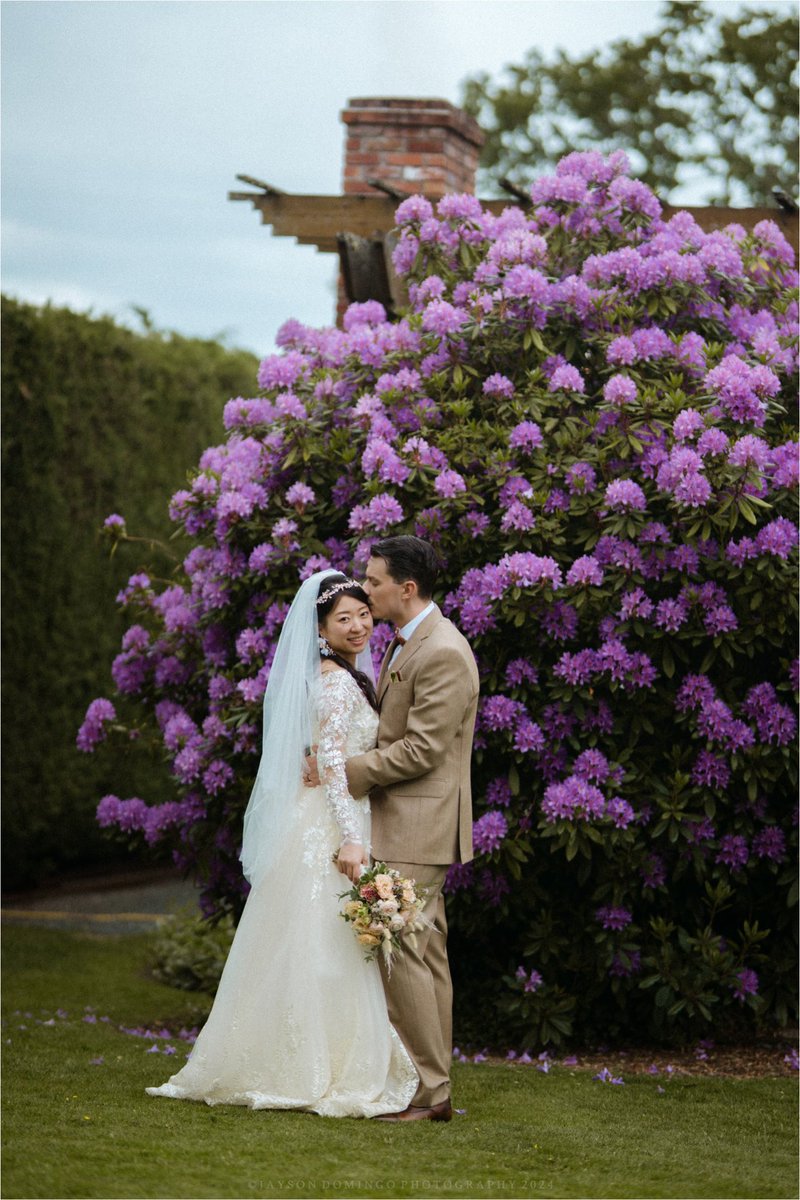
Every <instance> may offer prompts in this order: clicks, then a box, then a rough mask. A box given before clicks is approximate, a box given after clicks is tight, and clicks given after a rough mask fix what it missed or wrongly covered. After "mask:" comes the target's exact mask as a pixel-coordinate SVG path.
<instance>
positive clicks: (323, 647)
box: [319, 634, 333, 658]
mask: <svg viewBox="0 0 800 1200" xmlns="http://www.w3.org/2000/svg"><path fill="white" fill-rule="evenodd" d="M319 652H320V654H321V655H322V656H323V658H330V656H331V655H332V654H333V651H332V650H331V648H330V646H329V645H328V643H327V642H326V641H325V638H324V637H323V636H322V634H320V636H319Z"/></svg>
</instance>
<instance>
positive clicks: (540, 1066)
mask: <svg viewBox="0 0 800 1200" xmlns="http://www.w3.org/2000/svg"><path fill="white" fill-rule="evenodd" d="M536 1070H537V1071H541V1072H542V1074H544V1075H549V1074H550V1063H549V1062H548V1061H547V1059H545V1061H544V1062H540V1063H537V1064H536Z"/></svg>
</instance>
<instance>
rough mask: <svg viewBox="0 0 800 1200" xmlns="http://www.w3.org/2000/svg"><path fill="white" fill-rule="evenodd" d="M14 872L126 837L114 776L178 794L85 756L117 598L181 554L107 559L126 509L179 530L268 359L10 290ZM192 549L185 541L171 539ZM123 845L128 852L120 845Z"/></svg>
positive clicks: (89, 861)
mask: <svg viewBox="0 0 800 1200" xmlns="http://www.w3.org/2000/svg"><path fill="white" fill-rule="evenodd" d="M2 338H3V361H2V394H3V410H2V416H3V518H4V535H5V536H4V538H3V552H2V585H3V599H4V620H3V682H2V699H3V776H4V787H3V800H4V839H3V871H4V886H5V887H6V888H7V889H8V888H15V887H20V886H23V885H26V884H29V883H33V882H36V881H39V880H41V879H43V878H46V877H47V876H48V875H52V874H53V873H54V872H57V871H58V870H59V869H63V868H65V867H67V866H72V867H77V866H89V865H94V864H97V863H98V862H99V861H100V860H104V861H106V862H107V861H108V860H109V857H113V855H114V851H113V850H111V849H110V848H109V843H108V839H107V838H106V837H104V836H103V835H102V834H101V833H100V831H99V830H98V828H97V826H96V824H95V820H94V812H95V807H96V805H97V801H98V800H99V798H100V796H102V795H103V794H104V792H107V791H109V790H110V789H111V787H112V783H113V787H114V789H115V790H119V789H122V791H121V794H122V795H141V796H142V797H143V798H145V799H148V800H149V801H151V802H155V801H158V800H164V799H167V798H168V795H169V788H168V785H167V779H166V775H165V773H164V768H163V766H162V765H161V763H160V761H157V760H156V759H155V758H153V760H152V762H147V761H145V762H144V763H143V762H142V761H141V760H142V755H141V753H140V754H136V755H131V756H130V763H129V765H127V766H126V765H124V764H120V762H119V761H117V762H116V763H115V762H113V761H111V760H110V759H109V758H107V757H106V758H105V759H102V760H101V759H98V758H95V756H93V755H83V754H81V753H79V752H78V751H77V750H76V748H75V734H76V732H77V730H78V727H79V725H80V723H81V721H82V719H83V715H84V712H85V710H86V706H87V704H88V703H89V702H90V701H91V700H92V699H94V698H95V697H96V696H101V695H105V694H107V693H108V692H109V691H110V689H111V680H110V675H109V662H110V660H111V658H113V656H114V654H115V653H116V652H117V649H118V646H119V640H120V637H121V635H122V632H123V631H124V627H125V623H124V621H123V620H122V619H121V618H120V619H119V620H117V621H113V620H112V621H109V612H110V611H111V610H113V609H114V596H115V595H116V593H117V591H118V590H119V588H120V587H121V586H123V585H124V583H125V582H126V580H127V578H128V576H129V575H130V574H131V573H132V572H133V571H135V570H138V569H139V568H140V567H141V566H143V565H145V564H146V565H147V566H148V567H149V568H150V569H151V570H152V572H153V574H154V575H156V576H160V577H161V578H164V577H167V576H168V575H169V573H170V571H171V569H172V567H173V565H174V564H173V562H172V561H171V558H170V557H169V556H168V555H167V554H166V553H165V552H164V551H163V550H159V549H157V548H152V549H151V548H150V547H148V546H142V545H133V546H131V545H124V546H122V547H121V548H120V550H119V552H118V554H117V555H116V556H115V557H114V558H113V559H111V560H109V557H108V554H107V552H106V549H105V547H104V546H103V545H102V544H101V540H100V536H99V533H98V530H99V528H100V527H101V526H102V522H103V519H104V518H105V517H106V516H107V515H108V514H109V513H110V512H119V513H122V514H123V515H124V516H125V517H126V519H127V522H128V529H129V530H130V531H131V533H136V532H137V530H146V531H147V532H148V533H152V534H153V535H154V536H155V537H159V536H161V535H164V536H169V533H170V530H171V525H170V523H169V521H168V518H167V498H168V497H169V496H170V495H171V493H172V492H173V491H175V490H176V488H178V487H180V486H181V484H182V483H183V481H184V479H185V477H186V470H187V468H188V467H190V466H191V465H192V464H193V463H195V462H196V461H197V457H198V455H199V453H200V452H201V451H202V450H203V449H204V447H205V446H207V445H209V444H210V443H212V442H213V441H214V439H215V438H216V437H217V434H218V432H219V424H220V417H221V412H222V407H223V405H224V402H225V401H226V400H227V399H228V397H229V396H235V395H238V394H245V395H246V394H247V392H248V391H249V390H250V389H251V388H252V386H253V384H254V380H255V372H256V366H257V360H256V359H255V357H254V356H253V355H251V354H249V353H247V352H245V351H239V350H228V349H226V348H225V347H224V346H222V345H220V344H219V343H217V342H210V341H200V340H195V339H189V338H183V337H178V336H177V335H174V334H168V335H164V334H159V333H152V332H150V333H147V334H146V335H140V334H136V333H132V332H131V331H129V330H127V329H122V328H120V327H119V326H117V325H115V324H114V322H113V321H112V320H110V319H109V318H100V319H95V318H93V317H90V316H86V315H81V314H78V313H73V312H70V311H69V310H67V309H57V308H51V307H46V308H36V307H34V306H32V305H29V304H23V303H19V302H17V301H14V300H9V299H7V298H5V297H4V298H3V302H2ZM169 549H170V551H171V552H173V553H174V554H175V556H176V558H177V559H180V558H181V557H182V553H181V545H180V544H179V543H172V545H171V546H170V547H169ZM120 853H122V851H120Z"/></svg>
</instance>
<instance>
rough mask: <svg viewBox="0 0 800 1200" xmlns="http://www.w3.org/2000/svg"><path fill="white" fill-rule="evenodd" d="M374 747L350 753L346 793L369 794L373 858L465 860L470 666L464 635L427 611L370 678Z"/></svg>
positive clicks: (472, 705) (473, 691)
mask: <svg viewBox="0 0 800 1200" xmlns="http://www.w3.org/2000/svg"><path fill="white" fill-rule="evenodd" d="M378 702H379V704H380V726H379V728H378V745H377V748H376V749H375V750H370V751H368V752H367V753H366V754H359V755H357V756H356V757H355V758H351V759H348V762H347V781H348V785H349V788H350V791H351V793H352V795H354V796H365V795H367V793H370V798H371V801H372V854H373V858H375V859H378V860H384V861H388V862H391V861H392V860H395V861H399V862H404V863H436V864H439V865H444V864H449V863H453V862H469V861H470V859H471V858H472V791H471V785H470V759H471V755H472V735H473V731H474V728H475V714H476V711H477V707H478V670H477V667H476V665H475V658H474V656H473V654H472V650H471V649H470V646H469V643H468V642H467V640H466V638H465V637H464V636H463V635H462V634H461V633H459V631H458V630H457V629H456V627H455V625H453V624H452V622H451V621H448V620H447V618H446V617H444V616H443V615H442V613H441V611H440V610H439V609H438V608H435V609H434V611H433V612H432V613H430V614H429V615H428V616H427V617H426V618H425V620H424V621H422V623H421V624H420V625H419V626H418V627H417V628H416V629H415V630H414V633H413V634H412V635H411V637H410V638H409V640H408V642H407V643H406V644H405V646H403V647H402V648H401V650H400V653H399V654H398V655H397V657H396V658H395V660H394V662H393V663H392V664H391V666H389V665H388V663H387V662H386V661H384V665H383V668H382V670H381V675H380V678H379V680H378Z"/></svg>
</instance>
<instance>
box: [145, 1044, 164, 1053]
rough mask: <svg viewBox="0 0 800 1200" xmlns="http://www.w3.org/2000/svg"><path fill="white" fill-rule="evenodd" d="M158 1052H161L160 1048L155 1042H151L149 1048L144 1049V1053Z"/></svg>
mask: <svg viewBox="0 0 800 1200" xmlns="http://www.w3.org/2000/svg"><path fill="white" fill-rule="evenodd" d="M160 1053H161V1048H160V1047H159V1046H156V1044H155V1043H153V1045H152V1046H151V1047H150V1049H149V1050H145V1054H160Z"/></svg>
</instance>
